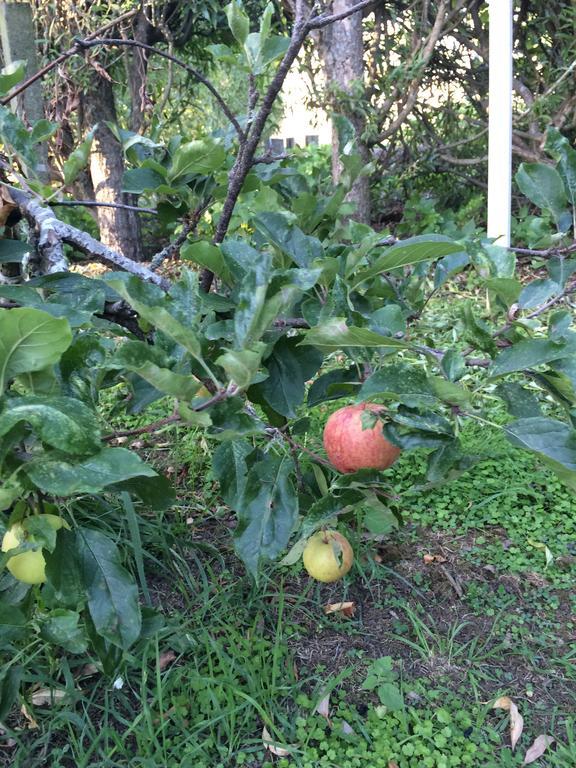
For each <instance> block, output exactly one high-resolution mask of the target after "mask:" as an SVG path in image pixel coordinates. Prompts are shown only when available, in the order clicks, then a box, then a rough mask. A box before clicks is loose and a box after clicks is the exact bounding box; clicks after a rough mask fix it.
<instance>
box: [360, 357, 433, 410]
mask: <svg viewBox="0 0 576 768" xmlns="http://www.w3.org/2000/svg"><path fill="white" fill-rule="evenodd" d="M373 397H378V398H384V399H388V400H395V401H397V402H399V403H403V404H404V405H407V406H408V407H410V408H416V407H418V406H427V405H433V404H434V403H435V402H436V396H435V394H434V392H433V390H432V387H431V386H430V384H429V382H428V378H427V376H426V373H425V372H424V370H423V369H422V368H420V367H419V366H417V365H414V364H412V365H410V364H407V363H397V364H395V365H387V366H384V367H383V368H380V370H378V371H376V373H373V374H372V375H371V376H369V377H368V378H367V379H366V381H365V382H364V384H363V385H362V387H361V389H360V392H359V393H358V397H357V400H358V401H359V402H362V401H363V400H369V399H370V398H373Z"/></svg>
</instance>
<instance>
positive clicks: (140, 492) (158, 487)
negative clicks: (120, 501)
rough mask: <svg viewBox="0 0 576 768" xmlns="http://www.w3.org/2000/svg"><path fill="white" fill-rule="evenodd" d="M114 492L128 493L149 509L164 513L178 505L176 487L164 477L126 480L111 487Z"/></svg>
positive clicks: (139, 477) (155, 476)
mask: <svg viewBox="0 0 576 768" xmlns="http://www.w3.org/2000/svg"><path fill="white" fill-rule="evenodd" d="M109 487H110V490H113V491H118V492H122V491H127V492H128V493H129V494H130V495H131V496H137V497H138V498H139V499H140V500H141V501H142V503H143V504H145V505H146V506H147V507H148V508H149V509H153V510H155V511H157V512H164V511H165V510H167V509H170V508H171V507H173V506H174V504H175V503H176V491H175V489H174V486H173V485H172V483H171V482H170V480H169V479H168V478H167V477H164V475H154V476H153V477H142V476H141V475H140V476H138V477H136V478H133V479H131V480H124V481H122V482H121V483H115V484H114V485H112V486H109Z"/></svg>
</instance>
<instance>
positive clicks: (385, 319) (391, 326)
mask: <svg viewBox="0 0 576 768" xmlns="http://www.w3.org/2000/svg"><path fill="white" fill-rule="evenodd" d="M370 330H371V331H376V333H381V334H382V335H383V336H395V335H396V334H405V333H406V318H405V317H404V313H403V312H402V310H401V309H400V307H399V306H398V305H397V304H388V305H387V306H385V307H381V308H380V309H377V310H376V312H373V313H372V315H371V317H370Z"/></svg>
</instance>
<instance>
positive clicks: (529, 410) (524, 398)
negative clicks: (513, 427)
mask: <svg viewBox="0 0 576 768" xmlns="http://www.w3.org/2000/svg"><path fill="white" fill-rule="evenodd" d="M495 392H496V394H497V395H498V397H501V398H502V400H504V402H505V403H506V408H507V410H508V413H510V414H511V415H512V416H515V417H516V418H518V419H526V418H532V417H534V416H541V415H542V413H541V410H540V403H539V402H538V398H537V397H536V396H535V395H534V393H533V392H530V391H529V390H527V389H525V388H524V387H523V386H521V385H520V384H518V383H517V382H515V381H505V382H502V383H501V384H498V386H497V387H496V390H495Z"/></svg>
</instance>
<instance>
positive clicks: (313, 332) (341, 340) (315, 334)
mask: <svg viewBox="0 0 576 768" xmlns="http://www.w3.org/2000/svg"><path fill="white" fill-rule="evenodd" d="M300 344H302V345H305V344H310V345H313V346H315V347H320V348H321V349H341V348H342V347H390V348H391V349H409V348H410V345H409V344H406V343H405V342H403V341H399V340H398V339H393V338H391V337H389V336H381V335H380V334H379V333H374V331H370V330H368V329H367V328H358V327H355V326H352V325H351V326H347V325H346V318H344V317H333V318H332V319H330V320H329V321H328V322H326V323H323V324H322V325H317V326H316V327H315V328H311V329H310V330H309V331H307V332H306V333H305V334H304V340H303V341H301V342H300Z"/></svg>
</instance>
